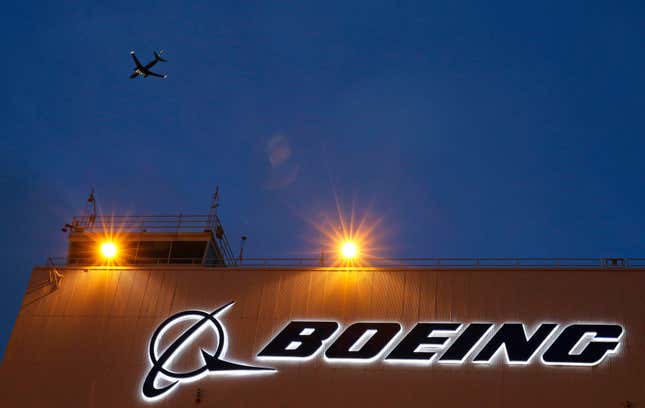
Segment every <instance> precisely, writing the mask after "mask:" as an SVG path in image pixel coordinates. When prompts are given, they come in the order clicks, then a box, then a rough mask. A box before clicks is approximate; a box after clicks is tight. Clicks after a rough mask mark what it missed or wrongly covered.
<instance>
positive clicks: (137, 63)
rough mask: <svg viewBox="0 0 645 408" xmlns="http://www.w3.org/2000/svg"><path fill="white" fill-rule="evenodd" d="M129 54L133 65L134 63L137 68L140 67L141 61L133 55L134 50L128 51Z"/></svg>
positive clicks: (141, 66)
mask: <svg viewBox="0 0 645 408" xmlns="http://www.w3.org/2000/svg"><path fill="white" fill-rule="evenodd" d="M130 55H132V59H133V60H134V65H136V66H137V68H139V69H142V68H143V65H141V62H140V61H139V58H137V56H136V55H134V51H130Z"/></svg>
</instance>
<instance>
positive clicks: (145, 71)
mask: <svg viewBox="0 0 645 408" xmlns="http://www.w3.org/2000/svg"><path fill="white" fill-rule="evenodd" d="M152 53H153V54H154V55H155V59H154V60H153V61H150V62H149V63H147V64H146V65H142V64H141V62H140V61H139V58H137V56H136V55H134V51H130V55H132V59H133V60H134V64H135V65H136V67H135V68H134V72H133V73H132V75H130V79H133V78H136V77H138V76H139V75H143V77H144V78H147V77H148V75H152V76H156V77H159V78H166V77H168V75H161V74H157V73H156V72H152V71H150V68H152V67H153V66H154V65H155V64H156V63H157V62H159V61H161V62H166V60H165V59H163V58H161V56H160V54H163V51H159V54H157V53H156V52H155V51H153V52H152Z"/></svg>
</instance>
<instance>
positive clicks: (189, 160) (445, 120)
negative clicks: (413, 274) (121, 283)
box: [0, 1, 645, 355]
mask: <svg viewBox="0 0 645 408" xmlns="http://www.w3.org/2000/svg"><path fill="white" fill-rule="evenodd" d="M12 3H13V4H12ZM0 14H1V15H0V22H1V23H2V24H1V25H0V33H1V34H2V35H1V37H0V45H2V53H3V55H4V61H5V62H4V63H3V64H2V65H1V66H0V74H2V78H3V81H2V88H1V89H2V94H3V95H4V97H3V98H2V99H1V100H0V104H1V105H0V107H1V109H0V154H1V162H0V183H1V188H2V190H1V191H2V194H3V200H2V201H1V204H0V209H1V210H2V214H3V226H2V228H1V229H0V243H1V246H0V248H1V249H0V251H1V252H0V254H1V255H2V259H3V265H4V270H2V272H1V273H2V285H0V310H1V312H0V355H1V353H2V352H3V351H4V348H5V346H6V342H7V340H8V336H9V333H10V331H11V328H12V327H13V322H14V320H15V316H16V315H17V313H18V309H19V304H20V300H21V298H22V295H23V292H24V289H25V285H26V282H27V280H28V278H29V275H30V272H31V267H32V266H33V265H36V264H43V263H44V261H45V259H46V258H47V257H48V256H51V255H62V254H64V252H65V248H66V241H65V236H64V234H63V233H62V232H60V226H61V225H62V224H63V223H65V222H67V221H69V220H70V218H71V216H72V215H75V214H79V213H80V212H81V211H82V210H83V208H84V204H85V199H86V197H87V194H88V193H89V190H90V188H91V187H92V186H94V187H96V190H97V199H98V201H99V205H100V207H101V210H102V212H103V213H104V214H111V213H126V214H134V213H137V214H141V213H143V214H150V213H153V214H154V213H173V214H174V213H178V212H180V211H183V212H185V213H188V212H192V213H205V212H206V211H207V210H208V206H209V200H210V196H211V194H212V191H213V189H214V186H215V185H216V184H219V185H220V188H221V211H220V216H221V217H222V220H223V222H224V226H225V227H226V230H227V233H228V235H229V238H230V239H231V241H232V242H233V243H234V247H235V248H237V242H238V238H239V236H240V235H241V234H247V235H248V236H249V240H248V241H247V246H246V249H245V251H246V253H247V255H248V256H306V255H309V254H311V253H315V252H316V251H317V250H318V247H319V237H320V234H319V233H318V232H317V231H316V230H315V228H313V227H312V223H314V224H316V223H319V222H320V221H321V220H322V219H324V218H325V217H327V218H330V217H331V218H333V217H336V216H337V215H336V214H337V213H336V204H335V202H336V200H337V199H338V200H339V201H340V203H341V208H342V210H343V211H344V212H346V213H349V212H350V211H351V210H352V208H353V209H354V212H355V214H356V216H357V217H358V218H361V217H369V218H370V219H374V218H380V219H381V222H380V224H379V226H378V228H377V231H376V232H375V234H376V235H377V236H378V237H379V242H378V245H379V247H380V248H382V249H381V252H382V253H380V255H384V256H387V255H390V256H426V257H431V256H438V257H453V256H460V257H476V256H481V257H486V256H495V257H497V256H500V257H503V256H509V257H511V256H512V257H521V256H539V257H607V256H623V257H638V256H645V251H644V249H643V246H644V243H645V239H644V234H643V232H642V231H643V230H644V229H645V211H643V199H644V198H645V179H644V177H643V174H644V172H645V160H643V157H644V153H645V137H644V131H645V116H644V115H643V113H642V110H643V106H644V105H645V100H644V97H643V95H645V24H643V21H645V3H643V2H642V1H621V2H609V1H605V2H597V1H567V2H562V1H541V2H517V1H498V2H493V3H491V2H488V1H450V2H434V1H419V2H383V1H369V2H368V1H365V2H348V1H338V2H336V1H324V2H296V1H293V2H257V3H254V2H238V1H231V2H215V1H190V2H177V1H168V2H156V3H150V4H144V3H142V2H133V1H127V2H116V1H94V2H90V1H82V2H81V1H78V2H72V1H65V2H48V3H45V2H29V1H25V2H10V3H7V4H4V5H3V12H2V13H0ZM131 49H134V50H136V51H137V54H138V56H139V58H140V59H141V60H142V61H143V62H144V63H145V62H147V61H148V60H149V58H150V57H151V56H152V51H153V50H155V49H157V50H158V49H165V50H166V54H165V55H166V57H167V59H168V60H169V62H168V63H166V64H158V65H157V67H155V68H156V71H158V72H162V73H168V75H169V77H168V79H166V80H159V79H157V78H148V79H142V78H138V79H136V80H130V79H128V75H129V74H130V72H131V69H132V62H131V60H130V56H129V51H130V50H131Z"/></svg>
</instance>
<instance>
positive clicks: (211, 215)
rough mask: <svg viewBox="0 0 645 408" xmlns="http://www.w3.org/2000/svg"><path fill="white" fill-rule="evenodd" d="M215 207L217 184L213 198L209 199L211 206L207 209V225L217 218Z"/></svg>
mask: <svg viewBox="0 0 645 408" xmlns="http://www.w3.org/2000/svg"><path fill="white" fill-rule="evenodd" d="M217 207H219V185H218V186H216V187H215V192H214V193H213V199H212V200H211V208H210V210H209V211H208V225H209V226H211V227H212V225H213V224H215V220H217Z"/></svg>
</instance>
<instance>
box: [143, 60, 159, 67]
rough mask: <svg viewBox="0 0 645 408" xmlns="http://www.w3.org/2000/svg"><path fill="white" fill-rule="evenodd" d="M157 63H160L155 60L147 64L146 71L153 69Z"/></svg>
mask: <svg viewBox="0 0 645 408" xmlns="http://www.w3.org/2000/svg"><path fill="white" fill-rule="evenodd" d="M157 62H158V61H157V60H156V59H155V60H152V61H150V62H149V63H147V64H146V66H145V68H146V69H150V68H152V67H153V66H154V65H155V64H156V63H157Z"/></svg>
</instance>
